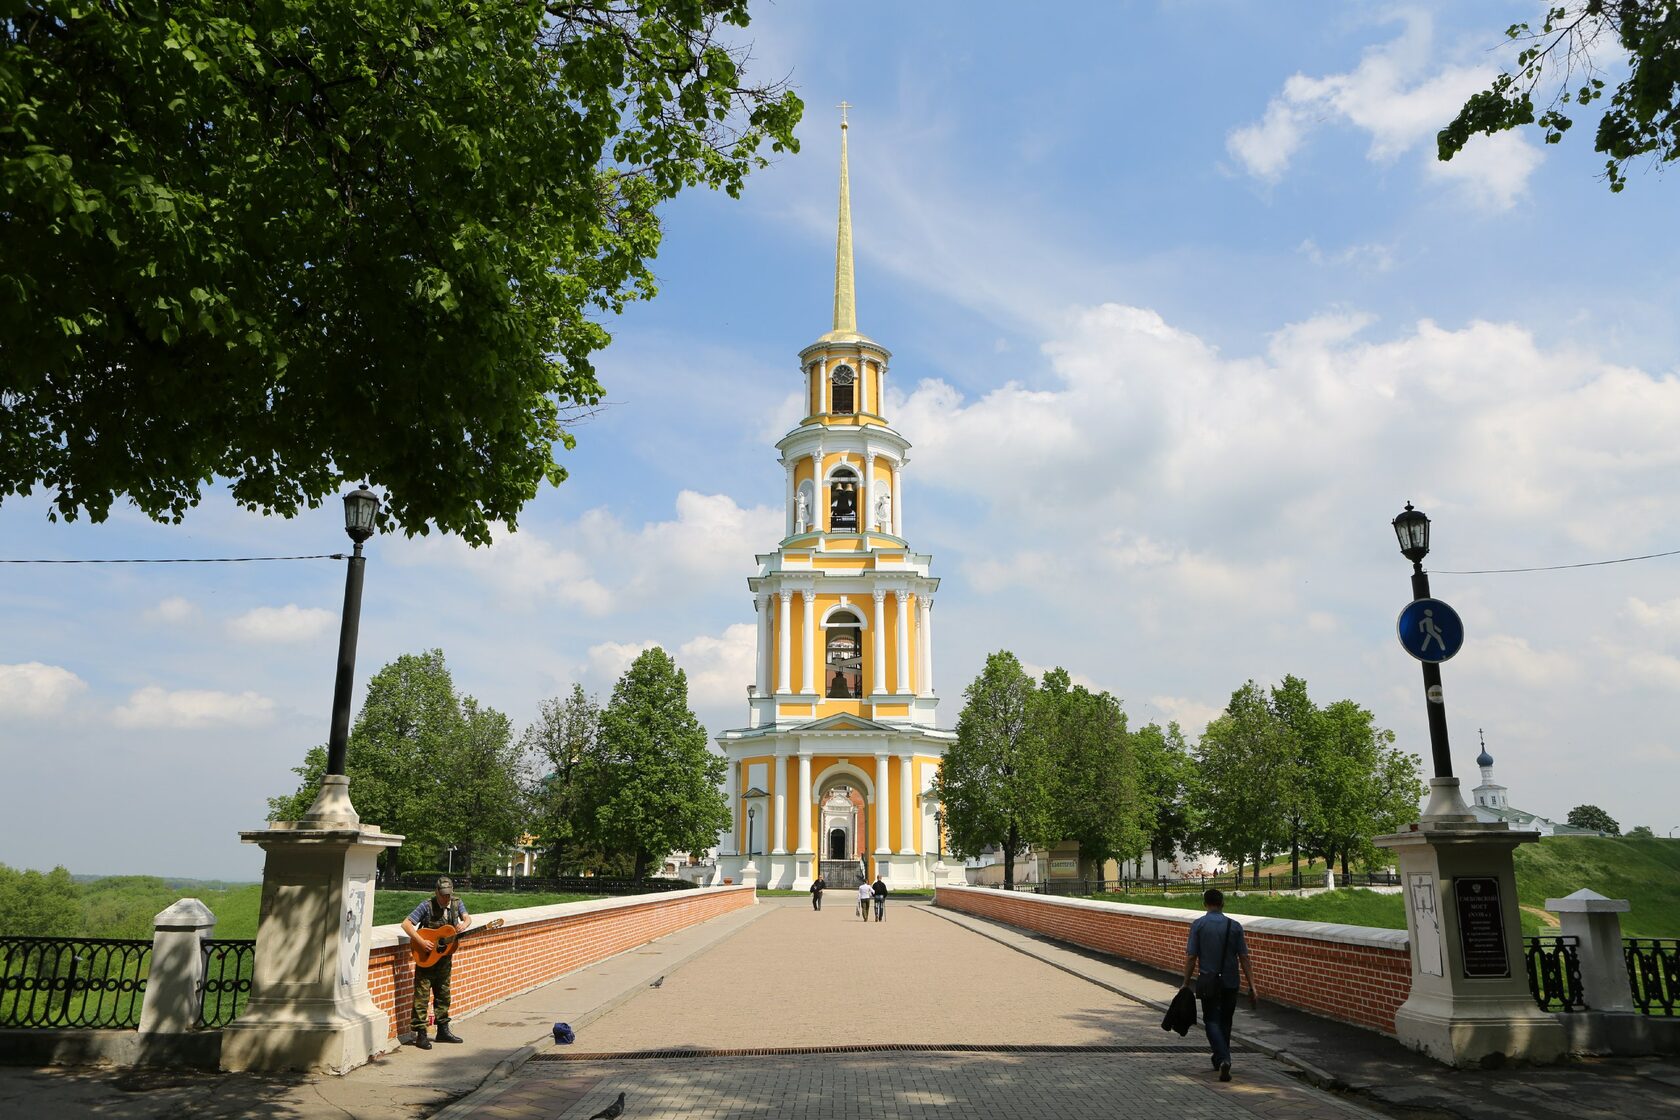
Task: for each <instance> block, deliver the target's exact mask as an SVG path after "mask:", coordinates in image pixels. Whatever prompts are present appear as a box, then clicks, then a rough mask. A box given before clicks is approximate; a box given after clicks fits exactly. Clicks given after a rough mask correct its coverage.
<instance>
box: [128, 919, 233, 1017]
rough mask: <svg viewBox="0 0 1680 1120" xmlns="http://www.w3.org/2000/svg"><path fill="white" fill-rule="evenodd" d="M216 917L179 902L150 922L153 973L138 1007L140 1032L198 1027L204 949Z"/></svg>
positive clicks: (202, 989) (214, 925)
mask: <svg viewBox="0 0 1680 1120" xmlns="http://www.w3.org/2000/svg"><path fill="white" fill-rule="evenodd" d="M215 930H216V915H214V914H212V913H211V912H210V908H209V907H208V906H206V905H204V903H202V902H200V901H199V900H198V899H196V898H183V899H181V900H180V901H179V902H176V903H175V904H174V905H172V906H170V907H168V908H167V909H165V910H163V911H162V912H160V913H159V914H158V915H157V916H156V917H154V918H153V919H152V970H151V976H150V978H149V979H148V980H147V981H146V998H145V1003H144V1004H143V1005H142V1006H141V1008H140V1033H141V1035H148V1034H186V1033H188V1032H189V1031H193V1030H196V1029H197V1028H198V1012H199V1008H200V1006H201V1005H202V1004H203V1002H204V950H203V949H202V948H201V947H200V944H199V943H200V942H201V941H202V940H203V939H204V938H206V937H209V936H211V935H212V934H213V933H214V932H215Z"/></svg>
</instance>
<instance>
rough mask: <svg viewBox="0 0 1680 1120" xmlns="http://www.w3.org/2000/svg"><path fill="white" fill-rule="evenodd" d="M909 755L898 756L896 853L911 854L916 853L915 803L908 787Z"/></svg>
mask: <svg viewBox="0 0 1680 1120" xmlns="http://www.w3.org/2000/svg"><path fill="white" fill-rule="evenodd" d="M910 769H911V763H910V756H909V755H908V754H901V755H899V756H898V829H899V832H898V838H899V841H900V843H899V845H898V854H899V855H901V856H913V855H915V854H916V829H915V816H914V813H915V808H914V807H915V803H916V798H915V795H914V794H913V793H911V789H910Z"/></svg>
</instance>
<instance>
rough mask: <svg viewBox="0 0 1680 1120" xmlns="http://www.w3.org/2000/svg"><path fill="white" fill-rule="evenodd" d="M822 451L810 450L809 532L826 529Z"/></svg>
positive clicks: (825, 490)
mask: <svg viewBox="0 0 1680 1120" xmlns="http://www.w3.org/2000/svg"><path fill="white" fill-rule="evenodd" d="M822 461H823V453H822V452H821V451H813V452H811V532H813V533H821V532H825V531H827V529H828V490H827V488H826V487H824V486H823V473H822Z"/></svg>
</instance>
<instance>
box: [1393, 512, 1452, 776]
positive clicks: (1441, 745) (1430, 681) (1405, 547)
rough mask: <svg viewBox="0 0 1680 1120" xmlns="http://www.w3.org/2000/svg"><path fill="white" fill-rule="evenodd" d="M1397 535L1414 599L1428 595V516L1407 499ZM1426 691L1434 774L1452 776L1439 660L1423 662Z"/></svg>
mask: <svg viewBox="0 0 1680 1120" xmlns="http://www.w3.org/2000/svg"><path fill="white" fill-rule="evenodd" d="M1394 535H1395V537H1397V538H1398V539H1399V541H1400V555H1402V556H1404V557H1405V558H1406V559H1408V560H1410V561H1411V562H1412V599H1413V600H1414V601H1415V600H1418V599H1428V598H1429V597H1430V595H1429V573H1428V572H1425V571H1424V570H1423V558H1424V557H1425V556H1428V555H1429V518H1428V517H1426V516H1424V514H1423V511H1421V510H1416V509H1413V508H1412V503H1410V502H1407V503H1406V508H1405V509H1404V510H1402V511H1401V512H1400V516H1398V517H1396V518H1395V519H1394ZM1423 694H1424V700H1425V703H1424V707H1425V709H1426V710H1427V711H1428V712H1429V748H1430V753H1431V754H1432V755H1433V756H1434V761H1435V776H1436V777H1437V778H1450V777H1452V776H1453V772H1452V750H1451V749H1450V748H1449V747H1448V745H1447V707H1446V704H1445V703H1444V702H1443V699H1442V695H1441V666H1440V665H1439V664H1438V663H1437V662H1434V661H1425V662H1424V663H1423Z"/></svg>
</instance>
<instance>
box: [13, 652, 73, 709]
mask: <svg viewBox="0 0 1680 1120" xmlns="http://www.w3.org/2000/svg"><path fill="white" fill-rule="evenodd" d="M86 691H87V682H86V681H84V680H82V678H81V677H78V676H77V675H76V674H75V673H72V672H71V671H70V670H69V669H65V668H62V667H60V666H58V665H43V664H42V663H41V662H39V661H25V662H22V663H21V664H16V665H0V716H22V717H25V718H31V719H38V718H40V717H42V716H51V715H57V714H58V713H59V712H62V711H64V710H65V709H66V708H68V707H69V706H70V702H71V701H73V700H75V699H76V698H77V697H78V696H80V695H81V694H82V693H84V692H86Z"/></svg>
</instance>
